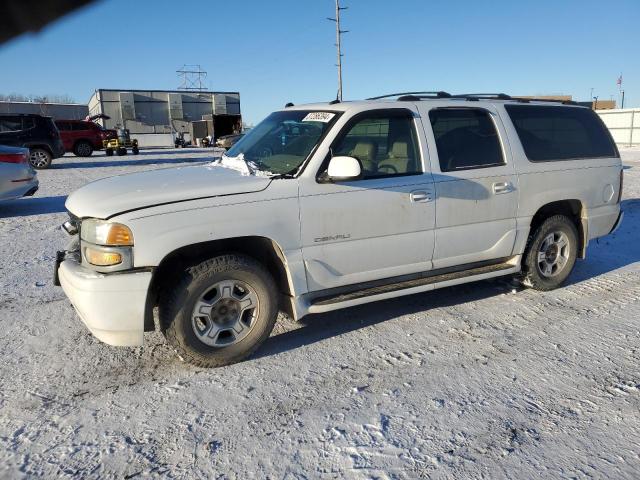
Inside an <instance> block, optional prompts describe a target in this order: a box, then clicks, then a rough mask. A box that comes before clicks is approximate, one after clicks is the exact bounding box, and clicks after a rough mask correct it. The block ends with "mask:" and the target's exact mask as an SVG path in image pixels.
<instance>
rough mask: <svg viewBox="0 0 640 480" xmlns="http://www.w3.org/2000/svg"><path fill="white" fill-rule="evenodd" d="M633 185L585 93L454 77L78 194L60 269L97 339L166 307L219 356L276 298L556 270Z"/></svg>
mask: <svg viewBox="0 0 640 480" xmlns="http://www.w3.org/2000/svg"><path fill="white" fill-rule="evenodd" d="M621 190H622V165H621V161H620V156H619V154H618V151H617V149H616V146H615V144H614V142H613V140H612V138H611V136H610V134H609V132H608V131H607V129H606V128H605V126H604V125H603V124H602V122H601V121H600V119H599V118H598V116H597V115H596V114H595V113H594V112H593V111H591V110H590V109H588V108H583V107H579V106H574V105H568V104H561V103H553V102H548V101H546V102H545V101H536V100H530V99H517V98H511V97H509V96H507V95H504V94H496V95H491V94H476V95H474V94H469V95H450V94H447V93H446V92H433V93H431V92H420V93H411V94H396V95H393V96H387V97H385V98H383V97H378V98H375V99H370V100H367V101H358V102H344V103H338V102H337V101H334V102H330V103H318V104H312V105H300V106H294V105H291V104H288V105H287V106H286V107H285V108H284V109H283V110H281V111H278V112H275V113H272V114H271V115H269V116H268V117H267V118H266V119H265V120H264V121H263V122H262V123H260V124H259V125H258V126H257V127H255V128H254V129H252V130H251V132H249V133H248V134H247V135H246V136H245V137H243V138H242V139H241V140H240V141H239V142H238V143H237V144H236V145H234V146H233V147H232V148H231V149H230V150H229V151H228V152H227V153H226V154H225V155H224V156H223V157H222V159H220V160H216V161H214V162H213V163H207V164H202V165H195V166H189V167H181V168H171V169H164V170H156V171H150V172H144V173H135V174H131V175H124V176H119V177H113V178H107V179H104V180H100V181H97V182H94V183H91V184H89V185H87V186H85V187H83V188H81V189H80V190H78V191H76V192H75V193H73V194H72V195H71V196H70V197H69V199H68V200H67V203H66V206H67V209H68V210H69V213H70V217H71V219H70V221H69V222H67V223H66V224H65V225H64V227H65V229H66V230H67V232H69V233H70V234H72V235H73V239H72V241H71V243H70V245H69V247H68V248H67V250H66V251H65V252H60V253H59V254H58V260H57V265H56V276H57V277H59V282H60V283H61V284H62V287H63V288H64V291H65V293H66V294H67V296H68V297H69V298H70V300H71V302H72V303H73V305H74V306H75V308H76V310H77V312H78V314H79V316H80V317H81V319H82V320H83V321H84V323H85V324H86V326H87V327H88V328H89V330H91V332H92V333H93V334H94V335H95V336H96V337H98V338H99V339H100V340H102V341H104V342H106V343H109V344H111V345H141V344H142V342H143V332H144V331H146V330H153V329H154V323H155V322H154V310H155V308H156V307H157V312H158V320H159V321H158V323H159V328H160V329H161V330H162V331H163V333H164V334H165V336H166V338H167V340H168V342H169V343H170V344H171V345H172V346H173V347H174V348H175V350H176V351H177V352H178V354H179V355H180V357H181V358H183V359H184V360H186V361H188V362H191V363H193V364H196V365H200V366H219V365H224V364H228V363H232V362H236V361H238V360H240V359H242V358H244V357H246V356H247V355H249V354H250V353H251V352H253V351H254V350H255V349H256V348H258V346H259V345H260V344H261V343H262V342H263V341H264V340H265V339H266V338H267V337H268V336H269V334H270V332H271V330H272V328H273V325H274V322H275V321H276V317H277V314H278V312H279V311H282V312H285V313H287V314H288V315H290V316H291V317H293V318H294V319H299V318H301V317H303V316H305V315H307V314H310V313H319V312H327V311H330V310H335V309H339V308H344V307H350V306H353V305H359V304H363V303H367V302H372V301H376V300H383V299H387V298H392V297H397V296H400V295H407V294H413V293H418V292H424V291H428V290H433V289H436V288H440V287H445V286H449V285H455V284H460V283H465V282H471V281H475V280H481V279H487V278H491V277H497V276H500V275H514V274H517V276H518V277H519V278H520V279H521V280H522V281H523V283H524V284H525V285H528V286H531V287H534V288H537V289H540V290H548V289H552V288H556V287H558V286H559V285H561V284H562V282H564V281H565V280H566V278H567V276H568V275H569V273H570V272H571V270H572V268H573V266H574V263H575V260H576V258H584V257H585V253H586V250H587V245H588V243H589V240H591V239H593V238H597V237H601V236H603V235H607V234H609V233H610V232H612V231H613V229H615V228H616V226H617V225H618V224H619V222H620V220H621V217H622V214H621V211H620V196H621ZM78 233H79V234H78ZM56 280H57V279H56Z"/></svg>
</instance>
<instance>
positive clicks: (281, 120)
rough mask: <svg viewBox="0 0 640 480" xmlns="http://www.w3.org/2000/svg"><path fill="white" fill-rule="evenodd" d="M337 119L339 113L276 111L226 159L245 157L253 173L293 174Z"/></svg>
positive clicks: (241, 141)
mask: <svg viewBox="0 0 640 480" xmlns="http://www.w3.org/2000/svg"><path fill="white" fill-rule="evenodd" d="M337 118H338V114H337V113H336V112H321V111H309V110H291V111H288V112H274V113H272V114H271V115H269V116H268V117H267V118H265V119H264V120H263V121H262V122H260V123H259V124H258V125H256V126H255V127H253V128H252V129H251V130H250V131H249V132H247V134H246V135H244V136H243V137H242V138H241V139H240V140H239V141H238V143H236V144H235V145H234V146H233V147H231V148H230V149H229V151H228V152H227V153H226V154H225V157H228V158H234V157H238V158H242V159H243V160H244V161H245V162H246V163H247V166H248V167H249V168H250V169H252V170H258V171H262V172H266V173H272V174H275V175H284V174H293V173H295V172H296V171H297V170H298V168H300V165H302V163H303V162H304V161H305V159H306V158H307V157H308V156H309V153H311V151H312V150H313V148H314V147H315V146H316V145H317V144H318V142H319V141H320V139H321V138H322V136H323V134H324V133H325V132H326V131H327V130H328V129H329V128H330V127H331V125H333V123H334V121H335V120H336V119H337Z"/></svg>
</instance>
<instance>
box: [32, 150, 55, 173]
mask: <svg viewBox="0 0 640 480" xmlns="http://www.w3.org/2000/svg"><path fill="white" fill-rule="evenodd" d="M52 158H53V157H52V156H51V154H50V153H49V152H48V151H46V150H45V149H43V148H31V149H29V163H30V164H31V166H32V167H33V168H37V169H38V170H42V169H44V168H49V167H50V166H51V160H52Z"/></svg>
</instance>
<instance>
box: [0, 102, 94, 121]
mask: <svg viewBox="0 0 640 480" xmlns="http://www.w3.org/2000/svg"><path fill="white" fill-rule="evenodd" d="M0 113H37V114H38V115H45V116H47V117H53V119H54V120H84V119H85V117H86V116H87V114H88V113H89V109H88V108H87V106H86V105H80V104H78V103H33V102H0Z"/></svg>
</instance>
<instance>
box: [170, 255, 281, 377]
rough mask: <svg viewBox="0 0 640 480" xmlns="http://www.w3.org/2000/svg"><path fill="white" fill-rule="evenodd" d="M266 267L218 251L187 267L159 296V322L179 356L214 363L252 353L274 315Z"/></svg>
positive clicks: (200, 363)
mask: <svg viewBox="0 0 640 480" xmlns="http://www.w3.org/2000/svg"><path fill="white" fill-rule="evenodd" d="M274 285H275V284H274V281H273V278H272V277H271V275H270V274H269V272H268V271H267V270H266V269H265V268H264V267H263V266H262V265H261V264H260V263H258V262H257V261H255V260H253V259H252V258H249V257H246V256H243V255H222V256H219V257H215V258H212V259H210V260H206V261H204V262H202V263H200V264H198V265H196V266H194V267H191V268H189V269H188V270H187V271H186V272H185V273H184V274H183V276H182V278H181V279H180V280H179V281H178V282H177V283H176V284H175V285H173V286H172V287H171V288H170V289H169V291H168V292H167V293H165V294H164V295H163V297H164V298H163V299H162V301H161V302H160V309H159V311H160V322H161V325H162V328H163V331H164V335H165V337H166V339H167V341H168V343H169V344H170V345H171V346H172V347H173V348H174V349H175V350H176V352H177V353H178V355H179V356H180V358H181V359H182V360H184V361H186V362H188V363H191V364H193V365H197V366H200V367H219V366H222V365H228V364H231V363H235V362H238V361H240V360H242V359H244V358H246V357H247V356H249V355H251V353H253V352H254V351H255V350H256V349H257V348H258V347H259V346H260V345H261V344H262V343H263V342H264V341H265V340H266V339H267V338H268V337H269V334H270V333H271V330H273V326H274V324H275V321H276V317H277V314H278V308H277V292H276V289H275V286H274Z"/></svg>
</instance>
